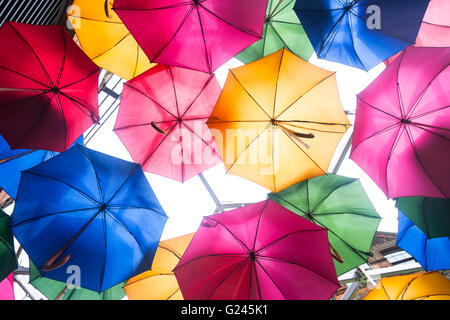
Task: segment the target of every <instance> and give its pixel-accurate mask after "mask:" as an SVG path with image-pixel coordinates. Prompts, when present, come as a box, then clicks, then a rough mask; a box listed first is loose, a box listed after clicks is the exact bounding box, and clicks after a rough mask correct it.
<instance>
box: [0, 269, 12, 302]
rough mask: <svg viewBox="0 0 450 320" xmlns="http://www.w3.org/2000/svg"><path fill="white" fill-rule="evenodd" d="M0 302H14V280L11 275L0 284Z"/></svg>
mask: <svg viewBox="0 0 450 320" xmlns="http://www.w3.org/2000/svg"><path fill="white" fill-rule="evenodd" d="M0 300H14V278H13V274H12V273H11V274H10V275H9V276H7V277H6V278H5V279H4V280H3V281H2V282H0Z"/></svg>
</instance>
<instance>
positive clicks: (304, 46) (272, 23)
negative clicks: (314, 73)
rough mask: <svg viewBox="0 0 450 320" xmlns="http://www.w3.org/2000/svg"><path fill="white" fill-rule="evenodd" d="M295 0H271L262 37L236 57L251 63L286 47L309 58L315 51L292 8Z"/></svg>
mask: <svg viewBox="0 0 450 320" xmlns="http://www.w3.org/2000/svg"><path fill="white" fill-rule="evenodd" d="M294 4H295V0H287V1H283V0H269V4H268V6H267V12H266V21H265V24H264V28H263V33H262V39H261V40H259V41H256V42H255V43H254V44H252V45H251V46H250V47H248V48H247V49H245V50H243V51H242V52H241V53H239V54H238V55H237V56H236V58H237V59H239V60H240V61H242V62H243V63H249V62H252V61H255V60H257V59H260V58H262V57H265V56H267V55H269V54H271V53H274V52H275V51H278V50H280V49H281V48H286V49H288V50H289V51H291V52H292V53H294V54H295V55H297V56H299V57H300V58H302V59H305V60H308V59H309V58H311V55H312V54H313V52H314V48H313V47H312V45H311V42H309V39H308V36H307V35H306V33H305V30H304V29H303V27H302V25H301V23H300V21H299V20H298V17H297V15H296V14H295V12H294V11H293V10H292V8H293V7H294Z"/></svg>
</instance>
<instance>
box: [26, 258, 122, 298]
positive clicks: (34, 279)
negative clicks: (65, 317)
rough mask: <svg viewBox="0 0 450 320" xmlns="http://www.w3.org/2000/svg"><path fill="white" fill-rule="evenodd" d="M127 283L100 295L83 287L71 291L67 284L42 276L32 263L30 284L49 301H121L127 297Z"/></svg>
mask: <svg viewBox="0 0 450 320" xmlns="http://www.w3.org/2000/svg"><path fill="white" fill-rule="evenodd" d="M125 283H126V281H124V282H121V283H119V284H117V285H115V286H114V287H112V288H109V289H107V290H105V291H103V292H100V293H99V292H95V291H92V290H89V289H84V288H81V287H78V288H71V289H69V288H68V286H67V284H66V283H65V282H61V281H57V280H53V279H49V278H46V277H44V276H42V275H41V274H40V273H39V271H38V269H37V268H36V266H35V265H34V264H33V263H32V262H31V261H30V284H32V285H33V287H35V288H36V289H37V290H39V291H40V292H41V293H42V294H43V295H44V296H46V297H47V299H49V300H120V299H122V298H123V297H124V296H125V291H124V290H123V286H124V285H125Z"/></svg>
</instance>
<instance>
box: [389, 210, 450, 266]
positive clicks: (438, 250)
mask: <svg viewBox="0 0 450 320" xmlns="http://www.w3.org/2000/svg"><path fill="white" fill-rule="evenodd" d="M447 213H448V212H447ZM397 246H399V247H400V248H402V249H403V250H405V251H406V252H408V253H409V254H410V255H411V256H413V257H414V259H416V261H417V262H418V263H419V264H420V265H421V266H422V267H423V269H424V270H425V271H432V270H444V269H450V238H449V237H448V236H445V237H440V238H433V239H428V238H427V235H426V234H425V233H423V231H422V230H420V229H419V227H417V226H416V225H415V224H414V223H413V222H412V221H411V220H410V219H408V217H407V216H406V215H404V214H403V213H402V212H401V211H399V212H398V233H397Z"/></svg>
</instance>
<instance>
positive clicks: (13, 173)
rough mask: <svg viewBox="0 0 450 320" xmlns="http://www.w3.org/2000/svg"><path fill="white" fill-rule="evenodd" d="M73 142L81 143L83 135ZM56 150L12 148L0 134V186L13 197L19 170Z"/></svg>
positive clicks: (46, 157)
mask: <svg viewBox="0 0 450 320" xmlns="http://www.w3.org/2000/svg"><path fill="white" fill-rule="evenodd" d="M75 143H79V144H83V137H80V138H78V140H77V141H75ZM57 154H58V153H57V152H54V151H47V150H36V149H34V150H33V149H25V150H22V149H15V150H12V149H11V148H10V147H9V145H8V143H7V142H6V141H5V140H4V139H3V138H2V136H0V186H1V187H2V188H3V189H4V190H5V191H6V193H8V195H9V196H10V197H11V198H13V199H15V198H16V197H17V190H18V189H19V181H20V174H21V171H23V170H26V169H29V168H31V167H33V166H35V165H38V164H39V163H41V162H44V161H46V160H48V159H50V158H53V157H54V156H55V155H57Z"/></svg>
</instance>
